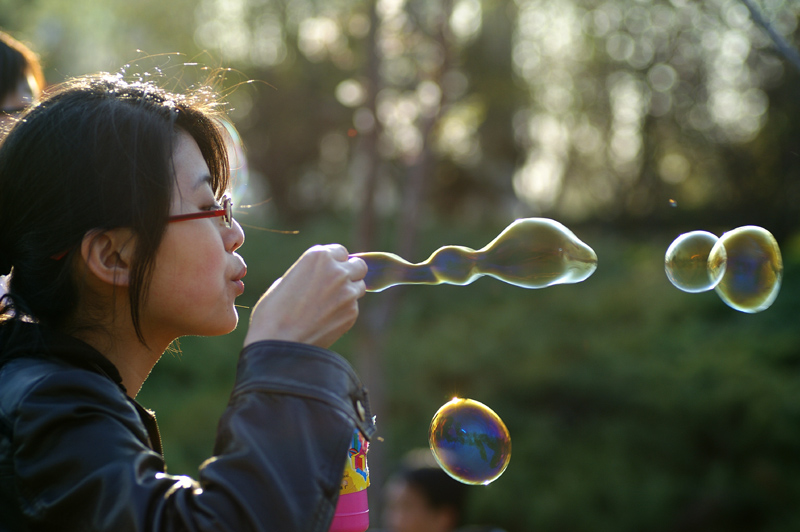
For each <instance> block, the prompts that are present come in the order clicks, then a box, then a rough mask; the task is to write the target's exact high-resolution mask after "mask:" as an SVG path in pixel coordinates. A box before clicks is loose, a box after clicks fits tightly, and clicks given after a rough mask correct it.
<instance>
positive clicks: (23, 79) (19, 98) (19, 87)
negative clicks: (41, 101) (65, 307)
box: [0, 30, 44, 297]
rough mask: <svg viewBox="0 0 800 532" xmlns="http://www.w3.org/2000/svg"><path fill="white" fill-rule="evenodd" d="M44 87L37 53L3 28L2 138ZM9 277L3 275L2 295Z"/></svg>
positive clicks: (0, 61)
mask: <svg viewBox="0 0 800 532" xmlns="http://www.w3.org/2000/svg"><path fill="white" fill-rule="evenodd" d="M42 89H44V74H43V73H42V66H41V65H40V64H39V58H38V57H37V56H36V54H35V53H34V52H33V50H31V49H30V48H28V47H27V46H25V45H24V44H22V43H21V42H19V41H18V40H16V39H15V38H13V37H12V36H11V35H9V34H8V33H6V32H4V31H2V30H0V139H2V137H3V136H5V133H6V132H7V131H8V130H9V129H10V128H11V126H12V125H13V124H14V118H15V117H16V116H17V115H18V114H19V113H21V112H22V111H24V110H25V109H27V108H28V106H29V105H31V103H33V102H34V101H35V100H36V99H37V98H38V97H39V95H40V94H41V92H42ZM7 283H8V279H7V276H5V275H0V297H3V295H4V294H5V293H6V291H7V289H8V288H7Z"/></svg>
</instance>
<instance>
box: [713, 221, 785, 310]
mask: <svg viewBox="0 0 800 532" xmlns="http://www.w3.org/2000/svg"><path fill="white" fill-rule="evenodd" d="M708 269H709V271H711V272H712V273H711V275H712V276H716V275H719V272H722V275H721V280H720V282H719V284H717V286H716V287H715V290H716V292H717V294H718V295H719V297H720V298H721V299H722V301H724V302H725V304H727V305H728V306H729V307H731V308H734V309H736V310H739V311H741V312H748V313H755V312H761V311H762V310H766V309H768V308H769V307H770V305H772V303H773V302H774V301H775V298H777V297H778V292H779V291H780V287H781V281H782V279H783V259H782V258H781V250H780V248H779V247H778V243H777V242H776V241H775V237H773V236H772V233H770V232H769V231H767V230H766V229H764V228H762V227H758V226H755V225H746V226H744V227H739V228H737V229H734V230H733V231H729V232H727V233H725V234H723V235H722V236H721V237H720V239H719V241H718V242H717V243H716V244H714V247H713V248H712V249H711V253H710V254H709V257H708Z"/></svg>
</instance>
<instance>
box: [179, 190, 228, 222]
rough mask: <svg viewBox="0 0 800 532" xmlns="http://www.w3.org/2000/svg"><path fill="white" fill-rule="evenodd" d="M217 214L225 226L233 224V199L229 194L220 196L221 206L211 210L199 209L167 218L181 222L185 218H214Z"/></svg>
mask: <svg viewBox="0 0 800 532" xmlns="http://www.w3.org/2000/svg"><path fill="white" fill-rule="evenodd" d="M217 216H219V217H220V218H222V220H223V221H224V222H225V227H227V228H228V229H230V228H231V227H232V226H233V200H232V199H231V197H230V196H222V208H221V209H215V210H213V211H200V212H193V213H190V214H176V215H175V216H170V217H169V218H167V221H168V222H169V223H172V222H183V221H186V220H199V219H200V218H215V217H217Z"/></svg>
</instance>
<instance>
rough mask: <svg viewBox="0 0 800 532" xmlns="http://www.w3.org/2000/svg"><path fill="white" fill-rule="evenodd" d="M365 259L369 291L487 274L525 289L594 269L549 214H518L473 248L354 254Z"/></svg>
mask: <svg viewBox="0 0 800 532" xmlns="http://www.w3.org/2000/svg"><path fill="white" fill-rule="evenodd" d="M353 256H355V257H361V258H362V259H364V261H365V262H366V263H367V267H368V269H369V271H368V272H367V276H366V277H365V279H364V281H365V283H366V285H367V290H368V291H370V292H380V291H381V290H385V289H387V288H389V287H391V286H395V285H399V284H441V283H447V284H454V285H467V284H470V283H471V282H473V281H474V280H475V279H477V278H479V277H481V276H483V275H488V276H490V277H494V278H495V279H499V280H501V281H504V282H506V283H509V284H513V285H516V286H520V287H523V288H544V287H545V286H550V285H554V284H563V283H579V282H581V281H583V280H585V279H586V278H588V277H589V276H590V275H592V273H594V271H595V269H596V268H597V255H596V254H595V252H594V250H593V249H592V248H590V247H589V246H587V245H586V244H585V243H584V242H582V241H581V240H580V239H579V238H578V237H577V236H575V234H574V233H573V232H572V231H570V230H569V229H567V228H566V227H565V226H564V225H562V224H560V223H559V222H556V221H554V220H550V219H547V218H522V219H519V220H516V221H515V222H513V223H512V224H511V225H509V226H508V227H506V228H505V229H504V230H503V232H501V233H500V234H499V235H498V236H497V237H495V239H494V240H492V241H491V242H490V243H489V244H487V245H486V246H485V247H483V248H481V249H480V250H478V251H476V250H474V249H471V248H468V247H464V246H444V247H441V248H439V249H438V250H436V251H435V252H434V253H433V254H432V255H431V256H430V257H428V260H426V261H425V262H421V263H419V264H412V263H410V262H408V261H406V260H405V259H403V258H402V257H400V256H398V255H395V254H393V253H382V252H370V253H355V254H354V255H353Z"/></svg>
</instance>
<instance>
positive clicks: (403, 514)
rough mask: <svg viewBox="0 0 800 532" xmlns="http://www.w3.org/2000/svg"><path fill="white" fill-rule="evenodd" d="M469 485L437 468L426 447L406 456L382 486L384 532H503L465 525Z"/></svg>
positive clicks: (494, 528) (492, 528) (485, 527)
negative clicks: (383, 493)
mask: <svg viewBox="0 0 800 532" xmlns="http://www.w3.org/2000/svg"><path fill="white" fill-rule="evenodd" d="M469 490H470V486H468V485H466V484H463V483H461V482H458V481H457V480H455V479H454V478H452V477H451V476H450V475H448V474H447V473H445V472H444V470H443V469H442V468H441V467H439V465H438V464H437V463H436V460H435V459H434V458H433V455H432V454H431V451H430V450H429V449H415V450H413V451H410V452H409V453H407V454H406V455H405V457H404V458H403V461H402V463H401V465H400V468H399V470H398V471H397V472H396V473H395V474H394V475H392V476H391V477H390V478H389V480H388V481H387V483H386V487H385V499H386V500H385V509H384V514H383V525H384V527H385V528H384V529H383V530H384V532H504V531H503V530H501V529H499V528H497V527H493V526H475V525H472V526H466V525H464V518H465V513H466V509H467V500H468V495H469Z"/></svg>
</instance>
